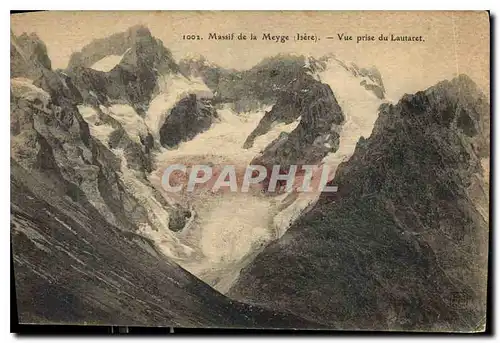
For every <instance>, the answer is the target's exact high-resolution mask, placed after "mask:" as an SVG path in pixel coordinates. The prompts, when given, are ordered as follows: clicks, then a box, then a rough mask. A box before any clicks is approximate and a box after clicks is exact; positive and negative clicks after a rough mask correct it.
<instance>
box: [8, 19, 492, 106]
mask: <svg viewBox="0 0 500 343" xmlns="http://www.w3.org/2000/svg"><path fill="white" fill-rule="evenodd" d="M137 24H143V25H145V26H147V27H148V28H149V29H150V30H151V32H152V34H153V35H154V36H155V37H157V38H159V39H161V40H162V41H163V43H164V45H165V46H166V47H167V48H168V49H170V50H171V51H172V53H173V55H174V57H175V58H176V59H177V60H179V59H180V58H183V57H185V56H186V55H190V54H201V55H203V56H205V57H206V58H207V59H208V60H209V61H212V62H214V63H217V64H219V65H221V66H223V67H228V68H236V69H246V68H250V67H252V66H253V65H255V64H256V63H258V62H259V61H260V60H262V59H263V58H265V57H268V56H272V55H276V54H278V53H297V54H304V55H312V56H315V57H320V56H323V55H325V54H330V53H333V54H335V55H336V56H337V57H339V58H341V59H343V60H346V61H352V62H355V63H357V64H358V65H359V66H363V67H369V66H372V65H373V66H376V67H377V68H378V69H379V70H380V72H381V74H382V78H383V80H384V83H385V85H386V88H387V93H388V96H389V97H390V98H394V99H397V98H399V97H401V96H402V95H403V94H404V93H413V92H416V91H419V90H423V89H425V88H427V87H429V86H432V85H433V84H435V83H437V82H439V81H441V80H444V79H451V78H453V77H455V76H456V75H458V74H462V73H464V74H467V75H469V76H470V77H471V78H472V79H473V80H474V81H475V82H476V83H477V84H478V86H479V87H480V88H481V89H482V90H483V91H484V92H485V93H486V94H488V93H489V84H490V79H489V71H490V65H489V63H490V61H489V57H490V52H489V47H490V41H489V39H490V28H489V17H488V14H487V12H451V11H448V12H431V11H427V12H423V11H414V12H376V11H372V12H355V11H352V12H345V11H343V12H327V11H315V12H313V11H308V12H297V11H286V12H257V11H253V12H247V11H239V12H233V11H227V12H210V11H205V12H203V11H169V12H164V11H137V12H134V11H123V12H112V11H102V12H93V11H75V12H69V11H51V12H37V13H27V14H15V15H11V29H12V31H13V32H14V33H15V34H16V35H19V34H21V33H23V32H28V33H30V32H35V33H37V34H38V36H39V37H40V38H41V39H42V40H43V41H44V42H45V44H46V45H47V49H48V54H49V57H50V59H51V61H52V66H53V68H65V67H66V66H67V63H68V61H69V57H70V55H71V54H72V53H73V52H76V51H79V50H80V49H81V48H82V47H83V46H85V45H86V44H88V43H89V42H91V41H92V40H93V39H96V38H103V37H106V36H109V35H111V34H113V33H116V32H120V31H125V30H126V29H127V28H129V27H131V26H133V25H137ZM250 32H252V33H254V34H255V35H256V36H257V37H258V38H259V40H256V41H250V40H247V41H238V40H235V41H216V40H209V39H208V35H209V33H217V34H227V33H235V35H236V36H237V35H238V34H239V33H245V34H247V36H248V35H249V34H250ZM264 33H270V34H271V35H288V36H289V37H290V39H291V40H289V41H287V42H286V43H276V42H270V41H263V40H261V38H262V35H263V34H264ZM297 33H301V34H308V35H316V36H317V37H319V38H320V40H319V41H317V42H312V41H301V42H295V41H293V37H294V36H295V35H296V34H297ZM342 33H344V34H345V35H351V36H353V39H354V40H353V41H345V40H339V39H338V34H342ZM185 34H195V35H200V36H202V37H203V38H204V39H203V40H201V41H192V40H183V39H182V36H183V35H185ZM380 34H385V35H388V36H389V40H390V35H391V34H394V35H411V36H423V38H424V40H425V41H423V42H390V41H379V40H378V37H379V36H380ZM363 35H369V36H375V41H368V42H360V43H357V42H356V37H357V36H363ZM326 37H333V39H327V38H326Z"/></svg>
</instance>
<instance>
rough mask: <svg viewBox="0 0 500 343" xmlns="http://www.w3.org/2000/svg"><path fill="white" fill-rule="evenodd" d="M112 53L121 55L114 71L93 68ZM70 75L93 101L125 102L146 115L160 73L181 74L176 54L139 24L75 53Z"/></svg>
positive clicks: (69, 66)
mask: <svg viewBox="0 0 500 343" xmlns="http://www.w3.org/2000/svg"><path fill="white" fill-rule="evenodd" d="M108 55H121V59H120V61H119V63H118V64H117V65H116V66H115V67H113V68H112V69H111V70H110V71H107V72H104V71H100V70H94V69H92V66H93V65H94V64H95V63H96V62H98V61H99V60H100V59H102V58H104V57H106V56H108ZM67 72H68V74H70V75H71V77H72V79H73V80H74V82H75V85H76V86H77V88H78V89H79V90H80V92H81V93H82V95H83V97H84V100H85V101H86V102H88V103H90V104H109V103H110V102H111V103H112V102H125V103H127V104H129V105H131V106H132V107H133V108H134V110H136V112H137V113H139V114H144V113H145V111H146V110H147V108H148V105H149V103H150V101H151V99H152V97H153V95H154V92H155V91H157V86H158V80H159V77H160V75H165V74H168V73H177V72H178V67H177V65H176V64H175V62H174V60H173V58H172V54H171V53H170V51H169V50H168V49H166V48H165V47H164V46H163V43H162V42H161V41H160V40H158V39H156V38H154V37H153V36H152V35H151V32H150V31H149V29H147V28H146V27H143V26H135V27H132V28H130V29H129V30H128V31H126V32H123V33H119V34H115V35H113V36H110V37H107V38H104V39H99V40H95V41H93V42H92V43H90V44H89V45H87V46H85V47H84V48H83V49H82V51H80V52H77V53H74V54H73V55H72V56H71V59H70V62H69V65H68V70H67Z"/></svg>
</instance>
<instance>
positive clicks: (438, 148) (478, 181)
mask: <svg viewBox="0 0 500 343" xmlns="http://www.w3.org/2000/svg"><path fill="white" fill-rule="evenodd" d="M488 113H489V104H488V101H487V99H486V98H485V97H484V95H483V94H481V92H480V91H479V90H478V89H477V87H476V86H475V85H474V83H473V82H472V81H471V80H470V79H469V78H468V77H466V76H460V77H457V78H455V79H453V80H452V81H445V82H441V83H439V84H437V85H435V86H434V87H431V88H429V89H427V90H426V91H423V92H418V93H416V94H414V95H405V96H404V97H403V98H402V99H401V101H399V103H398V104H396V105H384V106H383V107H382V108H381V109H380V114H379V118H378V120H377V122H376V124H375V128H374V130H373V133H372V135H371V136H370V137H369V138H368V139H362V140H360V141H359V143H358V145H357V147H356V151H355V153H354V154H353V156H352V157H351V159H350V160H349V161H348V162H346V163H343V164H342V165H341V166H340V167H339V169H338V171H337V174H336V176H335V179H334V180H333V182H332V184H333V185H336V186H338V189H339V192H338V193H336V194H335V195H334V196H327V195H324V196H322V197H321V198H320V200H319V201H318V203H317V204H316V205H315V207H314V208H313V209H312V210H311V211H310V212H309V213H308V214H307V215H305V216H303V218H301V219H300V220H298V221H297V222H296V223H295V224H294V225H293V226H292V227H291V228H290V229H289V230H288V231H287V232H286V234H285V235H284V236H283V237H282V238H281V239H279V240H278V241H276V242H275V243H272V244H271V245H269V246H268V247H267V248H266V249H265V250H264V251H263V252H262V253H260V254H259V255H258V256H257V257H256V259H255V260H254V261H253V262H252V263H251V264H250V265H249V266H248V267H247V268H245V269H244V270H243V271H242V273H241V275H240V278H239V279H238V281H237V282H236V284H235V285H234V286H233V288H232V289H231V290H230V291H229V293H228V294H229V296H230V297H232V298H233V299H239V300H243V301H245V302H248V303H253V304H259V305H261V306H266V307H269V308H279V309H283V310H284V309H286V310H288V311H291V312H293V313H297V314H301V315H302V316H304V317H305V318H308V319H311V320H316V321H318V322H321V323H323V324H325V325H328V326H329V327H335V328H338V329H386V330H417V331H420V330H437V331H448V330H452V331H453V330H466V331H474V330H480V329H482V328H484V325H485V317H484V316H485V309H486V308H485V306H486V283H485V280H486V275H487V254H488V251H487V242H488V206H487V204H488V189H487V186H486V185H485V179H487V178H488V176H487V175H485V174H484V173H485V171H484V169H482V168H481V162H482V160H483V159H484V158H485V157H487V156H489V114H488Z"/></svg>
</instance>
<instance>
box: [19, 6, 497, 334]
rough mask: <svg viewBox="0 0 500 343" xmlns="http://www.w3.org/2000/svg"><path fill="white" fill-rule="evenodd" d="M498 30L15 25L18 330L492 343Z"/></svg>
mask: <svg viewBox="0 0 500 343" xmlns="http://www.w3.org/2000/svg"><path fill="white" fill-rule="evenodd" d="M490 20H491V18H490V14H489V12H487V11H425V12H424V11H40V12H27V13H11V15H10V244H11V258H12V266H13V270H12V275H13V280H14V281H13V282H14V284H15V287H14V291H15V299H12V300H11V301H12V302H13V303H15V307H16V309H17V310H16V311H17V318H13V319H12V318H11V320H14V321H16V320H17V321H18V322H19V324H25V325H78V326H114V327H117V326H118V327H146V328H147V327H156V328H160V327H161V328H172V330H175V329H176V328H192V329H288V330H291V329H293V330H301V331H302V330H306V331H309V330H311V331H312V330H321V331H323V330H326V331H335V332H347V331H349V332H363V331H370V332H420V333H421V332H426V333H443V332H446V333H481V332H485V330H486V329H487V328H486V326H487V320H488V316H487V308H488V305H487V301H489V300H490V299H489V297H487V294H488V285H489V279H488V263H489V254H490V163H491V162H490V150H491V149H490V131H491V127H490V116H491V114H490V108H491V106H490V104H491V99H490ZM490 282H491V280H490Z"/></svg>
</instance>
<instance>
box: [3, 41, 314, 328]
mask: <svg viewBox="0 0 500 343" xmlns="http://www.w3.org/2000/svg"><path fill="white" fill-rule="evenodd" d="M22 37H31V38H30V43H29V44H28V47H32V46H38V47H43V46H44V45H43V43H42V42H41V41H38V40H37V38H36V37H35V36H34V35H30V36H27V35H26V36H22ZM13 38H14V43H13V44H12V45H11V49H12V50H11V54H12V58H13V59H12V65H11V67H12V71H11V73H12V75H13V76H15V77H13V78H12V79H11V127H10V130H11V239H12V247H13V248H12V254H13V260H14V271H15V283H16V294H17V305H18V312H19V320H20V322H22V323H38V324H40V323H41V324H84V323H92V324H100V325H111V324H112V325H145V326H149V325H156V326H183V327H297V326H305V327H320V326H321V325H320V324H317V323H313V322H308V321H306V320H304V319H302V318H300V317H297V316H294V315H290V314H287V313H280V312H276V311H269V310H265V309H261V308H259V307H255V306H251V305H246V304H243V303H239V302H235V301H232V300H230V299H228V298H227V297H225V296H223V295H222V294H220V293H218V292H217V291H215V290H213V289H212V288H211V287H209V286H208V285H206V284H205V283H203V282H202V281H201V280H199V279H197V278H196V277H195V276H193V275H192V274H190V273H189V272H187V271H186V270H184V269H183V268H181V267H180V266H179V265H178V264H177V263H175V262H174V260H173V259H171V258H170V257H168V256H166V255H165V251H164V250H162V249H160V248H158V245H157V244H156V242H154V241H152V240H151V239H150V238H148V237H146V236H144V235H143V233H142V232H141V229H143V228H144V226H150V227H153V228H155V229H156V230H160V229H161V230H165V228H167V231H168V228H169V221H168V218H169V213H171V217H172V218H173V219H175V225H179V222H178V221H179V220H178V218H177V217H179V215H178V212H179V211H181V212H182V208H179V206H178V205H176V206H174V205H170V204H169V203H168V202H167V201H166V200H165V199H164V198H163V197H162V196H160V195H159V193H158V191H156V190H155V189H154V188H153V187H152V185H151V184H150V182H149V180H148V179H147V178H146V174H145V173H146V172H147V170H149V169H148V168H147V167H146V166H144V165H143V164H141V163H139V162H140V161H141V156H142V157H144V156H145V155H143V152H142V150H141V149H139V148H137V147H138V146H139V145H138V144H137V145H135V146H134V145H133V143H135V140H134V139H135V138H137V137H136V136H134V135H132V134H131V133H130V128H131V127H130V125H129V126H126V125H123V123H121V122H120V121H119V120H116V119H114V118H113V117H112V115H110V113H113V114H115V115H116V113H118V112H119V111H118V109H120V107H119V104H114V105H112V106H111V108H112V109H113V111H114V112H112V111H110V110H109V108H107V107H106V106H103V105H98V106H97V105H95V106H90V105H89V104H88V103H87V100H88V99H86V98H85V96H83V97H82V96H78V95H80V94H79V93H78V90H77V89H76V88H74V87H70V83H71V85H73V81H74V78H73V77H72V76H71V74H67V73H65V72H60V71H53V70H52V69H50V63H45V62H44V63H42V62H40V61H47V59H48V56H47V55H46V51H44V50H43V49H41V50H40V49H33V51H38V52H37V54H34V55H33V54H32V55H30V53H31V52H30V51H31V50H28V51H26V50H24V48H23V45H22V44H20V43H19V44H18V41H19V40H21V41H22V39H18V38H17V37H13ZM27 56H31V57H29V58H26V57H27ZM49 61H50V60H49ZM32 78H36V80H33V79H32ZM76 84H78V81H76ZM78 87H82V85H81V84H79V85H78ZM96 91H102V90H96ZM113 106H115V107H113ZM116 106H118V109H117V108H116ZM122 110H123V108H122ZM92 111H94V112H93V113H90V114H89V112H92ZM97 111H101V112H100V117H101V120H102V121H103V122H98V121H97V114H96V113H97ZM82 112H83V113H84V114H85V115H82V114H81V113H82ZM128 113H130V112H128ZM136 115H137V116H138V118H140V116H139V115H138V114H136ZM120 119H123V117H121V118H120ZM89 122H90V124H89ZM107 128H111V132H103V129H104V130H107ZM136 129H137V128H136ZM104 143H106V144H104ZM134 149H136V150H135V154H134ZM143 162H144V161H143ZM144 163H145V162H144ZM152 204H155V205H156V206H159V207H160V209H158V210H157V212H155V213H153V211H152V208H151V206H152ZM160 211H163V212H162V213H159V212H160ZM162 214H163V215H164V217H160V216H161V215H162ZM163 218H166V221H165V222H162V221H161V219H163ZM172 230H174V228H172Z"/></svg>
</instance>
